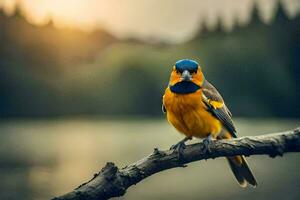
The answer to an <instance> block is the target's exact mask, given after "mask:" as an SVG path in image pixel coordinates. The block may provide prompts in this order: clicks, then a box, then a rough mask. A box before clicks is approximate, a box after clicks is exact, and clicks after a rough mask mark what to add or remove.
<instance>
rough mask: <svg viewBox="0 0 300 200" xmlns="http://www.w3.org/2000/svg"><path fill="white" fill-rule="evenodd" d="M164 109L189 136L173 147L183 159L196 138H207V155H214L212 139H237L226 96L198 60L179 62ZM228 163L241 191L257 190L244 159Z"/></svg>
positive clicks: (166, 95)
mask: <svg viewBox="0 0 300 200" xmlns="http://www.w3.org/2000/svg"><path fill="white" fill-rule="evenodd" d="M162 109H163V112H165V113H166V115H167V119H168V121H169V122H170V123H171V124H172V125H173V126H174V127H175V128H176V129H177V130H178V131H179V132H180V133H182V134H184V135H185V136H186V137H185V138H184V139H183V140H182V141H180V142H179V143H178V144H176V145H173V146H172V147H171V148H172V149H176V150H178V152H179V155H180V152H181V151H182V148H183V147H184V145H185V142H186V141H187V140H190V139H192V138H193V137H196V138H204V140H203V142H204V144H205V146H206V150H207V151H210V148H209V146H210V145H211V141H212V139H230V138H236V137H237V135H236V129H235V126H234V124H233V121H232V119H231V116H232V115H231V113H230V111H229V109H228V108H227V106H226V105H225V103H224V101H223V98H222V96H221V95H220V94H219V92H218V91H217V89H216V88H215V87H214V86H213V85H212V84H210V83H209V82H208V81H207V80H206V79H205V77H204V75H203V73H202V69H201V67H200V66H199V64H198V63H197V62H196V61H194V60H189V59H184V60H179V61H177V62H176V64H175V66H174V67H173V70H172V72H171V77H170V81H169V85H168V87H167V88H166V90H165V94H164V96H163V105H162ZM227 160H228V162H229V165H230V168H231V170H232V172H233V174H234V176H235V177H236V179H237V181H238V183H239V185H240V186H241V187H246V186H247V183H249V184H250V185H252V186H254V187H255V186H257V182H256V180H255V177H254V176H253V174H252V172H251V170H250V168H249V166H248V164H247V162H246V159H245V157H244V156H234V157H227Z"/></svg>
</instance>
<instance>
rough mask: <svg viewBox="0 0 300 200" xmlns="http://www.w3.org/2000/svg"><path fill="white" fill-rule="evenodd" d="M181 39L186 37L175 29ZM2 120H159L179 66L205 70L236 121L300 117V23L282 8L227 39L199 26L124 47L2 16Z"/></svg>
mask: <svg viewBox="0 0 300 200" xmlns="http://www.w3.org/2000/svg"><path fill="white" fill-rule="evenodd" d="M179 31H180V30H179ZM0 45H1V46H0V118H11V117H54V116H67V115H112V116H117V115H122V116H123V115H148V116H162V114H161V109H160V108H161V107H160V105H161V97H162V94H163V92H164V88H165V87H166V86H167V82H168V79H169V73H170V70H171V67H172V65H173V64H174V63H175V61H176V60H178V59H182V58H192V59H196V60H197V61H199V63H200V65H201V66H202V69H203V71H204V72H205V74H206V78H207V79H208V80H210V82H212V83H213V84H214V85H215V86H216V87H217V88H218V89H219V91H220V92H221V93H222V94H223V97H224V98H225V100H226V102H227V104H228V106H229V107H230V109H231V110H232V112H233V114H234V115H236V116H247V117H300V107H299V106H296V105H298V101H299V100H298V99H300V93H299V91H300V15H299V14H298V15H297V16H296V17H294V18H292V19H290V18H289V17H287V15H286V12H285V10H284V8H283V6H282V4H278V6H277V9H276V11H275V12H274V16H273V19H272V21H271V23H270V24H265V23H263V22H262V21H261V18H260V13H259V11H258V9H257V7H256V6H254V7H253V10H252V17H251V21H250V22H249V23H248V24H246V25H239V24H238V23H236V24H235V26H234V28H233V30H232V31H230V32H229V31H225V30H224V27H223V24H222V23H221V20H219V23H218V25H217V26H216V27H215V28H214V29H209V28H207V26H206V23H205V22H203V23H199V31H198V32H197V33H196V34H195V35H194V37H193V38H192V39H190V40H189V41H187V42H184V43H181V44H170V43H166V42H164V41H157V40H156V41H151V40H147V41H144V40H143V41H142V40H138V39H134V38H133V39H124V40H121V39H118V38H116V37H114V36H113V35H111V34H110V33H108V32H106V31H104V30H101V29H99V30H96V31H93V32H90V33H88V32H83V31H80V30H76V29H70V28H56V27H54V26H53V23H52V21H51V20H50V21H49V23H48V24H46V25H44V26H34V25H31V24H30V23H28V22H27V21H26V20H25V18H24V16H23V14H22V10H21V9H20V8H17V9H16V11H15V13H14V14H13V15H12V16H7V15H5V14H4V12H3V11H1V10H0Z"/></svg>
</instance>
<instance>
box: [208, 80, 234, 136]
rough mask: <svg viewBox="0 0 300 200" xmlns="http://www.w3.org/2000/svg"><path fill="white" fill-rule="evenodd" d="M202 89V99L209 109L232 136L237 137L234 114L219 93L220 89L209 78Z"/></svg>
mask: <svg viewBox="0 0 300 200" xmlns="http://www.w3.org/2000/svg"><path fill="white" fill-rule="evenodd" d="M202 91H203V95H202V101H203V102H204V103H205V104H206V106H207V108H208V111H209V112H211V113H212V114H213V115H214V116H215V117H216V118H218V119H219V120H220V121H221V122H222V123H223V125H224V126H225V127H226V129H227V130H228V131H229V132H230V134H231V135H232V137H235V138H236V137H237V135H236V129H235V127H234V125H233V121H232V119H231V116H232V114H231V112H230V111H229V109H228V108H227V106H226V105H225V103H224V100H223V98H222V96H221V95H220V94H219V92H218V90H217V89H216V88H215V87H214V86H213V85H212V84H210V83H209V82H208V81H207V80H205V81H204V83H203V85H202Z"/></svg>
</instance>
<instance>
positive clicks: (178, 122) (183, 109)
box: [163, 88, 222, 138]
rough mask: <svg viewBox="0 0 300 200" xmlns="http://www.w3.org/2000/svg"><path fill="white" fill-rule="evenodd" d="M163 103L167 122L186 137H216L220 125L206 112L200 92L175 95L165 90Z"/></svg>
mask: <svg viewBox="0 0 300 200" xmlns="http://www.w3.org/2000/svg"><path fill="white" fill-rule="evenodd" d="M163 102H164V105H165V107H166V110H167V118H168V121H169V122H170V123H171V124H172V125H173V126H174V127H175V128H176V129H177V130H178V131H179V132H181V133H183V134H184V135H186V136H193V137H199V138H203V137H207V136H208V135H209V134H212V136H213V137H216V136H217V135H218V134H219V133H220V132H221V129H222V124H221V122H220V121H219V120H217V119H216V118H215V117H214V116H212V114H211V113H210V112H208V111H207V110H206V106H205V104H204V103H203V102H202V91H201V90H198V91H197V92H195V93H191V94H175V93H172V92H171V91H170V89H169V88H167V89H166V92H165V95H164V97H163Z"/></svg>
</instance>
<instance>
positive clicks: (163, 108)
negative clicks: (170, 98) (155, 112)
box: [161, 103, 167, 114]
mask: <svg viewBox="0 0 300 200" xmlns="http://www.w3.org/2000/svg"><path fill="white" fill-rule="evenodd" d="M161 110H162V112H163V113H164V114H165V113H166V112H167V109H166V107H165V105H164V103H162V104H161Z"/></svg>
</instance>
